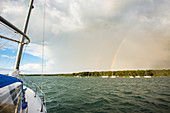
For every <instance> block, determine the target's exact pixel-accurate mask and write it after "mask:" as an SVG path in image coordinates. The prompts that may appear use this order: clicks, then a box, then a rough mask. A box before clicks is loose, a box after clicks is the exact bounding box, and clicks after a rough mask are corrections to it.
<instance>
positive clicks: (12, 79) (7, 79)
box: [0, 74, 22, 88]
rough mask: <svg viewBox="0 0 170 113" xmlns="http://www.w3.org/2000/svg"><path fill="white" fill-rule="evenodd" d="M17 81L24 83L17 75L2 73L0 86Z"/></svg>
mask: <svg viewBox="0 0 170 113" xmlns="http://www.w3.org/2000/svg"><path fill="white" fill-rule="evenodd" d="M15 82H21V83H22V81H21V80H19V79H17V78H15V77H12V76H7V75H2V74H0V88H2V87H5V86H7V85H10V84H13V83H15Z"/></svg>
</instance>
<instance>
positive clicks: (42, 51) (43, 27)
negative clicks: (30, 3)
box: [41, 0, 46, 90]
mask: <svg viewBox="0 0 170 113" xmlns="http://www.w3.org/2000/svg"><path fill="white" fill-rule="evenodd" d="M45 13H46V0H44V15H43V39H42V74H41V90H42V88H43V85H42V81H43V80H42V78H43V77H42V76H43V74H44V37H45Z"/></svg>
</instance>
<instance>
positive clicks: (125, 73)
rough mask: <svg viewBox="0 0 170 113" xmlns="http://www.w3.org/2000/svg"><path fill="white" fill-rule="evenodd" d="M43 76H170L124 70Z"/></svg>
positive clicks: (161, 71) (146, 71)
mask: <svg viewBox="0 0 170 113" xmlns="http://www.w3.org/2000/svg"><path fill="white" fill-rule="evenodd" d="M26 76H41V74H31V75H30V74H27V75H26ZM43 76H64V77H74V76H79V77H101V76H109V77H110V76H119V77H129V76H133V77H135V76H141V77H143V76H152V77H159V76H160V77H168V76H170V69H168V70H126V71H100V72H97V71H96V72H79V73H72V74H43Z"/></svg>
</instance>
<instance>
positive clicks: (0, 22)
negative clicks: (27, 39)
mask: <svg viewBox="0 0 170 113" xmlns="http://www.w3.org/2000/svg"><path fill="white" fill-rule="evenodd" d="M0 24H1V25H3V26H4V27H6V28H7V29H9V30H11V31H12V32H14V33H17V32H16V31H15V30H13V29H12V28H10V27H8V26H7V25H5V24H4V23H2V22H0Z"/></svg>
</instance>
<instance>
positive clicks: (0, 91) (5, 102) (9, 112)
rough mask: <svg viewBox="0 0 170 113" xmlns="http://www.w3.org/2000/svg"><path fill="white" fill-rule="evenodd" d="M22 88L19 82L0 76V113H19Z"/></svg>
mask: <svg viewBox="0 0 170 113" xmlns="http://www.w3.org/2000/svg"><path fill="white" fill-rule="evenodd" d="M22 88H23V83H22V81H21V80H19V79H17V78H15V77H11V76H7V75H2V74H0V113H1V112H2V113H14V112H16V111H17V113H18V111H21V108H22V107H21V105H22V104H21V103H22V101H21V100H22Z"/></svg>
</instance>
